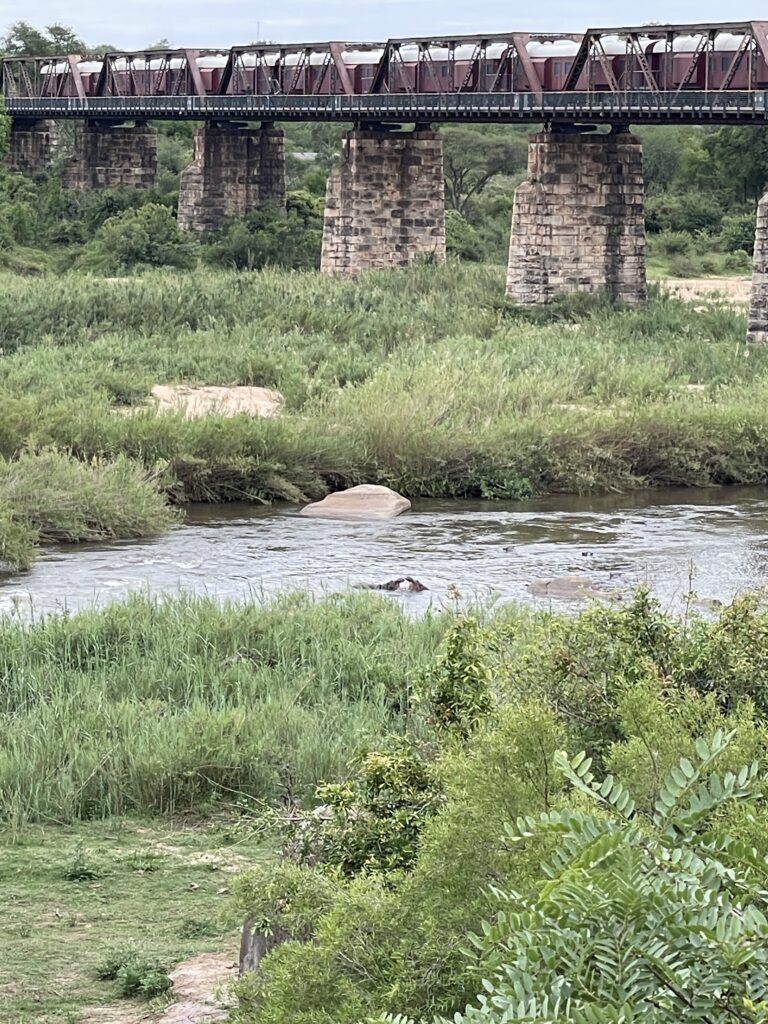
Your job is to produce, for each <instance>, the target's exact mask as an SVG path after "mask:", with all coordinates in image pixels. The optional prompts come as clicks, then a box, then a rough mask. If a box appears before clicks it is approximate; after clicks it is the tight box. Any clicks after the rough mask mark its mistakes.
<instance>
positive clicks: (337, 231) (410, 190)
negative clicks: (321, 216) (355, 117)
mask: <svg viewBox="0 0 768 1024" xmlns="http://www.w3.org/2000/svg"><path fill="white" fill-rule="evenodd" d="M418 257H428V258H431V259H434V260H436V261H438V262H443V261H444V260H445V185H444V181H443V147H442V142H441V139H440V136H439V134H438V133H437V132H432V131H421V130H419V131H415V132H410V133H395V132H384V131H353V132H350V133H349V134H348V135H347V136H346V137H345V139H344V143H343V152H342V159H341V163H340V164H339V166H338V167H336V168H334V170H333V171H332V173H331V176H330V178H329V180H328V192H327V197H326V207H325V224H324V230H323V253H322V260H321V265H320V266H321V270H322V271H323V272H324V273H327V274H328V273H330V274H357V273H359V272H360V271H363V270H376V269H383V268H386V267H405V266H408V264H410V263H412V262H413V261H414V260H415V259H417V258H418Z"/></svg>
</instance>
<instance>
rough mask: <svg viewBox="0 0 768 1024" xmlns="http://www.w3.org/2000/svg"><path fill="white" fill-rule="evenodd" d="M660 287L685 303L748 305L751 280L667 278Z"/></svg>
mask: <svg viewBox="0 0 768 1024" xmlns="http://www.w3.org/2000/svg"><path fill="white" fill-rule="evenodd" d="M661 286H662V288H663V289H664V290H665V291H668V292H669V293H670V294H671V295H675V296H676V297H677V298H679V299H685V300H686V301H687V302H695V301H696V300H697V299H698V300H704V301H715V302H723V303H728V304H734V305H748V303H749V293H750V288H751V286H752V280H751V278H749V277H679V278H678V277H669V278H667V279H666V280H665V281H662V282H661Z"/></svg>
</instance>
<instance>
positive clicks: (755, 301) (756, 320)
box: [747, 192, 768, 342]
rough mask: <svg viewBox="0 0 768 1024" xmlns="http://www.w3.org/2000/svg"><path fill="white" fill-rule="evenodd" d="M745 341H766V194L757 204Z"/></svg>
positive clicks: (767, 199) (767, 325)
mask: <svg viewBox="0 0 768 1024" xmlns="http://www.w3.org/2000/svg"><path fill="white" fill-rule="evenodd" d="M747 341H755V342H766V341H768V192H766V193H765V195H764V196H763V197H762V199H761V200H760V202H759V203H758V204H757V224H756V227H755V252H754V257H753V259H752V295H751V299H750V303H749V317H748V318H747Z"/></svg>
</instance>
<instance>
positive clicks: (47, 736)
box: [0, 594, 443, 833]
mask: <svg viewBox="0 0 768 1024" xmlns="http://www.w3.org/2000/svg"><path fill="white" fill-rule="evenodd" d="M442 630H443V625H442V623H441V621H440V617H439V616H429V617H427V618H425V619H423V620H419V621H418V622H413V621H411V620H410V619H409V618H408V617H407V615H406V613H405V612H404V611H403V610H402V609H401V608H400V607H398V606H396V605H394V604H392V603H387V602H386V601H384V600H381V599H377V598H376V597H375V596H374V595H368V594H357V595H351V596H347V597H344V598H341V597H339V598H329V599H327V600H324V601H320V600H315V599H312V598H309V597H300V596H292V597H291V596H289V597H286V598H284V599H280V600H278V601H276V602H274V603H272V604H270V605H268V606H265V607H262V606H259V605H255V604H249V605H228V606H224V607H219V606H218V605H217V604H216V603H215V602H214V601H213V600H207V599H192V598H189V599H186V598H178V599H174V600H168V601H162V602H160V601H155V600H152V599H150V598H146V597H140V598H134V599H131V600H129V601H127V602H125V603H124V604H116V605H112V606H109V607H107V608H105V609H103V610H100V611H92V612H85V613H80V614H78V615H75V616H72V617H69V618H66V617H64V618H62V617H52V618H49V619H46V620H45V621H43V622H42V623H39V624H36V625H22V624H19V623H16V622H13V621H11V620H8V619H5V620H0V680H2V686H1V687H0V822H4V823H5V824H6V826H7V827H9V828H11V829H16V830H17V831H18V832H19V833H21V832H22V831H23V830H24V828H25V827H26V826H27V825H28V824H30V823H34V822H56V823H70V822H73V821H76V820H80V819H90V818H101V817H109V816H113V815H123V814H137V813H138V814H146V813H160V814H180V813H187V812H193V811H198V810H199V809H200V808H201V807H206V808H210V807H212V806H213V807H215V806H217V805H219V804H221V803H231V802H233V801H235V802H237V801H239V800H242V801H243V802H244V805H245V806H247V807H248V808H250V809H251V810H253V809H254V808H259V807H262V806H263V805H264V804H265V803H267V802H274V801H281V802H286V801H287V802H290V801H299V800H302V799H303V798H305V797H307V796H311V794H312V792H313V791H314V787H315V785H316V784H317V783H318V782H320V781H322V780H323V779H327V778H335V777H336V776H338V775H339V774H341V773H343V771H344V769H345V766H346V764H347V762H348V761H349V759H350V758H351V757H352V756H353V755H354V754H355V753H356V752H357V751H358V750H359V749H360V748H365V747H366V745H367V744H368V743H370V741H371V738H375V737H377V736H380V735H382V733H384V732H386V731H388V730H389V729H390V728H395V729H397V728H402V723H401V718H400V716H401V712H402V708H403V702H404V700H405V694H406V687H407V685H408V679H409V678H410V676H411V674H412V673H413V672H418V670H419V668H420V666H423V665H424V664H426V663H427V662H428V661H429V659H430V658H431V656H432V652H433V651H434V650H435V648H436V645H437V644H438V642H439V637H440V635H441V633H442ZM398 722H400V724H399V725H398Z"/></svg>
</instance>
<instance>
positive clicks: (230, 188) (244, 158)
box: [179, 123, 285, 235]
mask: <svg viewBox="0 0 768 1024" xmlns="http://www.w3.org/2000/svg"><path fill="white" fill-rule="evenodd" d="M270 204H271V205H273V206H274V207H276V208H277V209H282V210H284V209H285V136H284V133H283V132H282V131H281V130H280V129H276V128H273V127H272V126H271V125H262V127H261V129H256V130H254V129H247V128H242V127H240V126H238V125H233V124H212V123H211V124H206V125H205V126H204V127H202V128H200V129H199V131H198V132H197V135H196V136H195V152H194V159H193V161H192V163H191V164H190V165H189V166H188V167H186V168H185V169H184V171H182V174H181V190H180V193H179V227H181V228H183V229H185V230H187V231H193V232H195V234H198V235H206V234H209V233H210V232H212V231H215V230H216V229H217V228H220V227H221V225H222V224H223V223H224V221H226V220H227V219H228V218H230V217H238V216H241V215H242V214H244V213H250V212H251V211H252V210H256V209H258V208H259V207H261V206H266V205H270Z"/></svg>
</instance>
